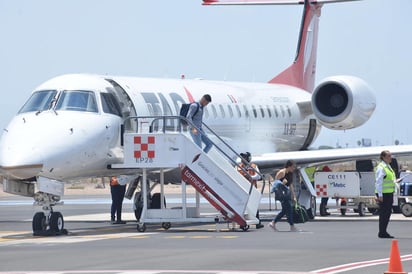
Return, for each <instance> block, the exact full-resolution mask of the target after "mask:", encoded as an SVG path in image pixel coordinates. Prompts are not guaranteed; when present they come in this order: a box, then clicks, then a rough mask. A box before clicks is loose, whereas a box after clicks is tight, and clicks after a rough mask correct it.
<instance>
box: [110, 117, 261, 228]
mask: <svg viewBox="0 0 412 274" xmlns="http://www.w3.org/2000/svg"><path fill="white" fill-rule="evenodd" d="M128 119H130V120H132V121H134V122H136V125H137V126H136V130H135V131H134V132H128V131H126V130H124V129H123V128H122V145H123V149H124V162H123V163H121V164H113V165H112V166H111V168H113V169H124V170H130V169H136V170H137V173H139V174H142V182H143V183H142V184H141V189H142V196H143V211H142V214H141V217H140V220H139V225H140V229H139V225H138V230H139V231H144V230H145V223H157V222H159V223H162V226H163V227H164V228H168V227H170V223H171V222H178V223H183V222H210V221H212V222H213V221H216V215H214V216H213V218H212V217H209V218H207V217H202V216H201V214H200V208H199V207H200V205H199V204H200V203H199V195H201V196H203V197H204V198H205V199H206V200H207V201H208V202H209V203H210V204H211V205H212V206H213V207H214V208H215V209H216V210H217V211H218V212H220V213H221V214H222V215H221V216H222V218H223V219H224V220H226V221H228V222H233V223H237V224H238V225H239V226H240V228H241V229H243V230H247V229H248V228H249V225H252V224H258V223H259V220H258V219H257V218H256V212H257V210H258V207H259V204H260V199H261V193H262V192H263V189H262V190H261V191H260V190H258V189H256V188H255V187H253V185H252V184H251V183H250V181H249V180H248V179H247V178H245V177H244V176H243V175H242V174H240V173H239V172H238V170H237V168H236V167H238V168H241V167H240V166H239V162H238V161H239V158H240V156H239V155H238V154H237V152H236V151H234V149H233V148H231V147H230V145H229V144H227V142H225V141H224V140H223V139H222V138H220V137H219V136H218V135H217V134H216V133H215V132H213V130H212V129H210V128H209V127H208V126H207V125H205V124H204V125H203V128H204V129H205V130H207V131H208V132H209V133H208V137H209V139H210V140H211V141H212V143H213V148H212V149H211V150H210V151H209V152H208V153H205V152H203V150H202V149H201V148H200V147H199V146H197V145H196V144H195V143H194V142H193V140H192V138H191V136H190V134H189V132H188V131H187V128H189V127H194V125H193V124H191V122H190V121H188V120H186V119H185V118H183V117H180V116H162V117H150V116H146V117H130V118H128ZM182 120H185V122H186V123H187V124H188V126H183V124H182ZM127 122H129V124H130V121H127ZM125 124H126V121H125ZM173 169H174V170H180V171H181V188H182V192H181V194H182V206H181V207H177V208H170V209H169V208H165V205H164V204H163V202H162V203H161V208H160V209H150V208H149V207H148V203H149V202H148V199H147V197H148V193H149V194H150V185H149V186H148V184H147V183H145V182H147V178H148V174H149V173H153V172H157V173H158V174H160V186H161V195H162V196H161V201H163V199H164V173H165V171H168V170H173ZM243 170H244V173H246V174H248V173H247V171H246V170H245V169H243ZM262 178H263V176H262ZM186 184H188V185H191V186H193V188H195V189H196V206H195V207H190V206H188V202H187V193H186ZM263 187H264V184H263ZM149 196H150V195H149ZM164 224H169V225H166V226H165V225H164ZM142 227H144V229H142Z"/></svg>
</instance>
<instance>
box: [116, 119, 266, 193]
mask: <svg viewBox="0 0 412 274" xmlns="http://www.w3.org/2000/svg"><path fill="white" fill-rule="evenodd" d="M132 119H135V121H136V133H137V132H139V123H138V122H139V119H151V120H152V122H151V123H150V126H149V132H153V124H154V123H155V122H156V121H159V120H162V121H163V126H162V130H161V132H163V133H166V121H167V120H178V121H179V123H178V126H177V128H176V129H177V131H178V132H183V130H182V129H184V128H187V127H189V126H190V127H192V128H195V129H197V131H198V132H200V133H201V134H202V136H206V134H204V133H202V131H201V130H200V129H199V128H198V127H197V126H196V125H195V124H194V123H193V122H192V121H190V120H189V119H187V118H186V117H183V116H176V115H166V116H129V117H126V118H125V119H124V120H123V124H122V125H121V133H120V134H121V145H122V146H123V143H124V137H123V135H124V132H125V128H124V124H125V122H126V121H128V120H132ZM182 121H185V122H186V124H187V125H186V126H183V125H182ZM202 125H203V126H205V127H206V128H207V130H208V131H210V133H212V135H213V136H215V137H217V138H218V139H219V141H220V142H222V143H223V144H224V145H225V146H226V147H227V148H228V149H229V150H231V151H232V152H233V153H234V154H235V156H237V157H238V158H240V159H243V158H242V157H241V156H240V154H239V153H237V152H236V151H235V150H234V149H233V148H232V147H231V146H230V145H229V144H228V143H227V142H226V141H225V140H223V139H222V138H221V137H220V136H219V135H218V134H217V133H216V132H215V131H213V130H212V129H211V128H210V127H209V126H208V125H207V124H206V123H204V122H202ZM206 137H207V136H206ZM209 141H210V142H211V143H212V145H213V146H214V147H215V148H216V149H217V150H218V151H219V152H220V153H221V154H223V156H225V158H227V159H228V160H229V161H230V162H231V163H232V164H233V165H235V166H236V167H238V168H239V169H241V170H242V171H243V173H244V174H246V177H247V179H248V180H249V181H252V176H251V175H250V174H249V172H248V169H253V170H254V171H255V172H256V173H257V174H258V175H259V176H260V177H261V179H262V182H263V185H262V189H261V193H263V191H264V188H265V185H266V178H265V175H264V174H262V173H260V171H258V170H256V169H255V168H254V167H252V166H251V165H250V163H249V162H248V163H247V166H246V167H243V166H241V165H240V164H239V163H238V162H237V161H235V160H234V159H232V157H230V156H229V155H228V154H227V153H226V152H225V151H223V149H221V148H220V147H219V146H218V145H216V144H215V143H214V142H213V141H212V140H210V138H209ZM252 189H253V184H250V188H249V195H250V194H251V193H252Z"/></svg>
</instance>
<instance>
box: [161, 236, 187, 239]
mask: <svg viewBox="0 0 412 274" xmlns="http://www.w3.org/2000/svg"><path fill="white" fill-rule="evenodd" d="M184 238H186V236H167V237H165V239H184Z"/></svg>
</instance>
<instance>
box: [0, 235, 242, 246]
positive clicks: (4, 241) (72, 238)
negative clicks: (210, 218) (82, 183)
mask: <svg viewBox="0 0 412 274" xmlns="http://www.w3.org/2000/svg"><path fill="white" fill-rule="evenodd" d="M154 235H160V234H159V233H156V232H153V233H147V232H146V233H105V234H88V235H87V234H86V235H79V234H77V235H64V236H63V235H62V236H56V237H54V236H51V237H38V236H33V235H32V234H31V233H29V232H28V233H23V234H16V233H15V232H14V233H0V246H15V245H36V244H49V245H50V244H74V243H84V242H91V241H102V240H112V239H151V238H152V236H154ZM239 237H240V236H235V235H191V236H183V235H180V236H166V235H164V236H162V235H161V238H163V239H176V240H179V239H192V240H203V239H212V238H213V239H214V238H215V239H222V240H226V239H227V240H230V239H237V238H239Z"/></svg>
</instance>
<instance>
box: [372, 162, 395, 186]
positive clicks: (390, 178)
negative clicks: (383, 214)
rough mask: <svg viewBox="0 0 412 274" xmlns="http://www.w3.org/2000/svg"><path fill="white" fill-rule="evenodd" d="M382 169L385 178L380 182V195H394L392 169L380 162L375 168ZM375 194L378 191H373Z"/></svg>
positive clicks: (393, 174)
mask: <svg viewBox="0 0 412 274" xmlns="http://www.w3.org/2000/svg"><path fill="white" fill-rule="evenodd" d="M379 167H381V168H383V170H384V171H385V174H386V175H385V177H383V182H382V193H394V192H395V179H396V176H395V172H394V171H393V169H392V168H391V167H390V166H389V165H386V164H385V163H383V162H381V163H379V165H378V166H377V168H379ZM375 193H378V190H377V189H375Z"/></svg>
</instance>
